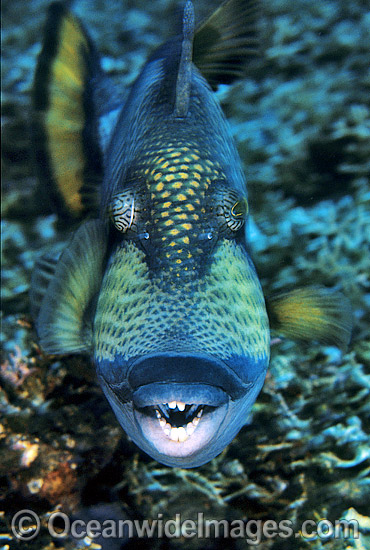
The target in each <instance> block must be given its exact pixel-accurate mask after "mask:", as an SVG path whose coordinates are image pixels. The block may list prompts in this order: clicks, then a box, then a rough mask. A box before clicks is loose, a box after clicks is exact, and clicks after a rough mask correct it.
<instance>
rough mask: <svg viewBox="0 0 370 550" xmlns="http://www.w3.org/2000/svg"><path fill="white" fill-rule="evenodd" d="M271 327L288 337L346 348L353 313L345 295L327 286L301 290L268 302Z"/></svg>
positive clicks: (278, 296) (284, 294) (285, 293)
mask: <svg viewBox="0 0 370 550" xmlns="http://www.w3.org/2000/svg"><path fill="white" fill-rule="evenodd" d="M267 311H268V315H269V318H270V323H271V327H272V328H273V329H274V330H276V332H277V333H280V334H282V335H284V336H287V337H288V338H292V339H298V340H305V341H311V340H318V341H320V342H322V343H325V344H329V345H337V346H339V347H343V348H346V347H347V345H348V343H349V340H350V337H351V330H352V311H351V306H350V303H349V301H348V300H347V298H346V297H345V296H343V294H341V293H340V292H337V291H333V290H329V289H327V288H324V287H307V288H299V289H296V290H293V291H291V292H284V293H282V294H278V295H276V296H274V297H272V298H271V299H270V300H268V301H267Z"/></svg>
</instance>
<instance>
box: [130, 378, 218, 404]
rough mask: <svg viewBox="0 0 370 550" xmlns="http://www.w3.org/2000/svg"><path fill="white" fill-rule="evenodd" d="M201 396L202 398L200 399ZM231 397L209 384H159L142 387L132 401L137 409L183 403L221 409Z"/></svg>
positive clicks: (135, 392) (134, 393)
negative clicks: (176, 402) (173, 402)
mask: <svg viewBox="0 0 370 550" xmlns="http://www.w3.org/2000/svg"><path fill="white" fill-rule="evenodd" d="M199 395H201V397H199ZM228 399H229V396H228V395H227V394H226V393H225V392H224V391H223V390H222V389H221V388H219V387H218V386H211V385H208V384H198V383H196V382H194V383H192V384H189V383H186V384H178V383H171V385H170V387H169V385H168V383H166V382H157V383H155V382H154V383H151V384H146V385H144V386H140V388H138V389H137V390H135V391H134V392H133V395H132V401H133V404H134V406H135V408H138V409H140V408H143V407H155V406H156V405H159V404H161V403H170V402H171V401H182V402H183V403H189V404H192V405H209V406H211V407H219V406H220V405H223V404H225V403H227V401H228Z"/></svg>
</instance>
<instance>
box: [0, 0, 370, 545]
mask: <svg viewBox="0 0 370 550" xmlns="http://www.w3.org/2000/svg"><path fill="white" fill-rule="evenodd" d="M48 4H49V1H47V0H30V1H26V0H22V1H21V0H13V1H10V0H4V1H3V3H2V18H3V30H2V92H3V95H2V134H3V135H2V189H3V193H2V315H3V317H2V327H1V337H2V348H3V349H2V361H1V373H0V383H1V394H0V484H1V494H0V498H1V502H0V509H1V510H2V513H1V516H0V519H1V520H3V527H2V533H3V535H0V549H4V550H5V549H8V548H13V547H17V548H18V547H21V548H25V549H26V550H27V549H30V550H53V549H56V548H65V549H67V550H75V549H78V548H91V549H99V548H103V550H118V549H119V548H121V547H122V548H154V549H162V548H163V549H170V550H171V549H173V548H191V549H192V548H194V549H196V548H202V549H213V548H221V547H226V548H231V549H233V548H235V549H243V548H248V547H249V546H253V545H251V544H250V543H248V542H247V541H246V539H245V537H244V538H243V537H240V538H235V539H227V540H224V539H223V538H222V537H220V538H219V539H212V538H208V539H197V538H192V539H186V538H184V537H174V538H165V537H164V538H162V539H151V540H127V541H125V540H114V539H107V540H105V541H103V540H94V541H92V540H91V539H88V538H85V539H83V540H80V541H76V540H73V539H69V538H64V539H56V538H52V537H51V536H50V534H49V533H48V531H47V529H46V523H47V519H48V517H49V515H50V513H51V512H53V511H55V510H62V511H63V512H65V513H67V514H70V515H71V517H74V518H82V519H84V520H85V521H88V519H98V520H100V521H103V520H104V519H105V518H110V519H114V520H119V519H139V520H140V519H145V518H148V519H150V518H152V519H155V518H157V517H158V514H163V516H161V517H162V518H163V520H166V519H173V518H175V516H176V514H181V520H182V521H184V520H186V519H195V520H196V519H197V514H198V513H199V512H202V513H204V518H209V519H216V520H218V519H226V520H229V521H232V520H238V519H242V520H245V521H246V520H249V519H254V520H261V521H262V522H265V521H267V520H275V521H277V522H279V521H281V520H283V519H288V520H291V521H292V525H293V528H294V530H295V531H296V532H298V533H299V530H300V526H301V524H302V522H303V521H304V520H306V519H312V520H314V521H319V520H320V519H322V518H326V519H328V520H330V521H331V522H334V521H335V520H336V519H340V518H347V519H355V520H356V521H358V523H359V527H360V533H359V538H358V539H354V538H353V537H352V538H350V539H347V540H344V539H337V540H336V539H334V538H333V537H330V536H329V537H326V538H321V539H320V538H315V537H312V538H310V539H307V538H305V537H303V536H301V535H298V536H297V537H292V538H289V539H285V540H283V539H280V538H279V537H276V538H262V540H261V542H260V544H259V545H258V548H260V549H261V550H276V549H279V548H284V549H288V550H289V549H298V550H301V549H302V550H303V549H306V548H312V549H314V550H319V549H322V548H323V549H325V550H345V549H346V550H352V549H356V550H364V549H369V548H370V518H369V517H367V516H368V515H369V510H370V322H369V321H370V282H369V276H370V246H369V245H370V183H369V178H370V6H369V2H368V0H351V1H349V0H323V1H317V2H314V1H312V0H263V1H262V10H261V11H262V16H261V37H262V40H261V42H262V52H263V55H262V56H261V59H260V60H258V61H256V62H253V63H251V67H250V71H249V73H248V77H247V78H246V79H245V80H243V81H239V82H237V83H235V84H234V85H231V86H221V87H220V88H219V90H218V92H217V94H218V97H219V99H220V101H221V102H222V106H223V109H224V111H225V113H226V115H227V117H228V119H229V121H230V123H231V127H232V132H233V135H234V138H235V140H236V143H237V146H238V150H239V153H240V155H241V158H242V162H243V165H244V170H245V174H246V179H247V185H248V190H249V202H250V213H251V215H250V221H249V225H248V228H247V231H248V235H249V242H250V247H251V251H252V257H253V260H254V262H255V264H256V267H257V271H258V273H259V276H260V278H261V282H262V286H263V289H264V292H265V295H266V296H268V295H270V294H272V293H274V292H275V291H280V290H282V289H283V288H290V289H292V288H295V287H296V286H303V285H305V284H323V285H325V286H327V287H333V288H338V289H341V290H342V292H343V293H344V294H345V295H346V296H347V297H348V298H349V299H350V301H351V302H352V305H353V311H354V329H353V336H352V341H351V343H350V345H349V348H348V350H347V351H346V352H345V353H343V352H341V351H340V350H339V349H337V348H335V347H325V346H322V345H318V344H315V343H312V345H305V346H303V345H298V344H295V343H292V342H290V341H284V340H283V341H277V342H275V343H274V345H273V346H272V359H271V364H270V368H269V371H268V375H267V378H266V382H265V385H264V388H263V390H262V392H261V394H260V396H259V398H258V400H257V403H256V404H255V406H254V407H253V412H252V415H251V417H250V419H249V420H248V423H247V424H246V426H245V427H244V428H243V430H242V431H241V432H240V433H239V435H238V437H236V438H235V439H234V441H233V442H232V443H231V444H230V445H229V446H228V448H227V449H226V450H225V451H224V452H223V453H222V454H221V455H220V456H219V457H217V458H216V459H214V460H213V461H212V462H210V463H209V464H206V465H204V466H202V467H200V468H197V469H193V470H182V469H178V468H168V467H165V466H162V465H160V464H158V463H157V462H154V461H153V460H151V459H150V458H149V457H148V456H147V455H145V454H144V453H143V452H141V451H140V450H139V449H138V448H137V447H136V446H135V445H134V444H133V443H132V442H130V441H129V440H128V438H127V437H126V435H125V434H124V433H123V431H122V429H121V428H120V426H119V425H118V422H117V421H116V419H115V417H114V414H113V412H112V410H111V408H110V406H109V405H108V403H107V402H106V400H105V398H104V396H103V393H102V391H101V389H100V387H99V386H98V384H97V382H96V380H95V373H94V368H93V367H92V365H91V364H90V363H89V361H88V360H87V359H82V358H79V357H77V356H68V357H63V358H56V357H51V356H44V355H43V354H42V353H41V351H40V349H39V347H38V345H37V340H36V335H35V331H34V329H33V323H32V319H31V318H30V315H29V312H28V307H29V304H28V288H29V284H30V277H31V273H32V268H33V264H34V261H35V259H36V258H37V257H38V255H39V254H41V253H42V252H43V251H45V248H46V247H48V246H49V245H51V244H53V243H54V244H55V243H58V242H61V241H63V240H64V239H65V237H66V235H67V234H68V228H65V227H62V226H61V224H58V223H57V219H56V216H55V215H54V214H53V213H52V212H51V211H50V209H49V207H48V205H47V204H46V203H45V200H44V197H43V196H40V194H38V193H37V180H36V175H35V167H34V164H33V152H32V146H31V140H30V120H31V101H30V91H31V88H32V80H33V73H34V69H35V63H36V57H37V54H38V52H39V50H40V37H41V29H42V26H43V22H44V19H45V14H46V9H47V6H48ZM178 4H179V3H178V2H177V1H175V0H157V1H155V2H147V1H146V2H145V1H144V0H135V1H133V0H120V1H112V0H76V1H75V10H74V11H75V12H76V13H77V14H78V15H79V16H80V18H81V19H82V20H83V22H84V23H85V25H86V27H87V29H88V31H89V33H90V35H91V36H92V38H93V40H94V41H95V43H96V45H97V47H98V50H99V51H100V52H101V54H102V64H103V68H104V69H105V70H106V71H107V72H108V73H109V74H110V75H111V76H113V77H114V78H115V79H117V81H118V82H120V83H122V82H123V83H124V84H127V85H130V84H131V83H132V82H133V80H134V79H135V77H136V76H137V74H138V72H139V70H140V68H141V67H142V65H143V64H144V62H145V60H146V59H147V56H148V54H149V52H151V51H152V50H153V49H154V48H155V47H156V46H158V45H160V44H161V43H162V42H163V40H165V39H166V38H167V37H168V36H170V35H171V31H172V30H173V24H172V23H173V21H176V15H178V11H177V9H178ZM194 6H195V11H196V17H197V20H198V21H199V20H200V19H202V17H203V16H205V15H206V14H207V13H209V12H210V11H211V10H212V8H213V7H214V3H213V2H211V1H210V0H207V1H205V0H194ZM22 509H31V510H33V511H35V512H36V513H37V514H38V515H39V517H40V519H41V532H40V534H39V536H38V537H36V538H35V539H33V540H32V541H29V542H19V543H18V541H17V540H16V539H15V538H14V535H13V534H12V532H11V527H10V523H11V518H12V516H13V515H14V514H15V513H16V512H17V511H19V510H22Z"/></svg>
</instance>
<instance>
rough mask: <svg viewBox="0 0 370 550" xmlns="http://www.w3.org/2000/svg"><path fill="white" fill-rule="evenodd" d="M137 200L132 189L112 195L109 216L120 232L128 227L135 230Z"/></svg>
mask: <svg viewBox="0 0 370 550" xmlns="http://www.w3.org/2000/svg"><path fill="white" fill-rule="evenodd" d="M138 212H139V209H138V202H137V199H136V197H135V193H134V191H131V190H126V191H123V192H122V193H118V194H117V195H114V196H113V197H112V201H111V203H110V207H109V216H110V219H111V220H112V222H113V225H114V226H115V227H116V229H118V231H120V232H121V233H126V231H127V230H128V229H131V230H133V231H136V230H137V219H138Z"/></svg>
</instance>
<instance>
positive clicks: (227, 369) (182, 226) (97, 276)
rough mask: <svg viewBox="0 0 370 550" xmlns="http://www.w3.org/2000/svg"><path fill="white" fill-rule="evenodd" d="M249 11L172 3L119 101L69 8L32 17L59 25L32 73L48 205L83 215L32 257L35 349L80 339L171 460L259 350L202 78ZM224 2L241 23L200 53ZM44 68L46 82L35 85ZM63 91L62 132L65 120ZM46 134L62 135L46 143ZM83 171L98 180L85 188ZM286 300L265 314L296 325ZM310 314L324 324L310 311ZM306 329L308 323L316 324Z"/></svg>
mask: <svg viewBox="0 0 370 550" xmlns="http://www.w3.org/2000/svg"><path fill="white" fill-rule="evenodd" d="M235 10H237V12H236V13H235ZM255 13H256V11H255V6H254V3H252V2H251V1H250V0H249V1H248V0H244V1H243V0H230V1H229V2H228V3H227V4H225V5H223V6H222V7H221V8H219V10H216V12H215V14H213V15H212V16H211V18H210V19H209V20H208V22H206V23H205V24H204V25H203V26H202V27H201V28H200V29H199V30H198V31H196V32H195V34H194V15H193V7H192V4H191V2H187V3H186V6H185V10H184V16H183V30H182V34H181V35H180V36H178V37H175V38H173V39H171V40H170V41H168V42H167V43H166V44H165V45H164V46H162V47H161V48H160V49H159V50H158V51H157V52H155V53H154V54H153V56H152V57H151V58H150V59H149V61H148V62H147V64H146V65H145V67H144V69H143V71H142V73H141V74H140V76H139V77H138V79H137V80H136V82H135V83H134V84H133V86H132V89H131V91H130V93H129V96H128V98H127V100H126V102H125V103H124V104H122V101H121V100H120V98H119V95H118V94H117V95H115V94H113V93H112V94H111V95H112V97H111V98H110V99H108V98H109V89H110V88H108V84H107V81H106V79H105V77H104V76H103V75H102V73H101V70H100V68H99V65H98V62H97V60H96V59H97V57H96V53H95V51H94V48H93V46H92V44H91V42H90V40H89V39H88V37H87V35H86V33H85V31H83V29H82V27H81V25H80V23H79V22H78V20H77V19H76V18H75V17H74V16H73V15H71V14H70V13H69V12H68V11H67V10H65V9H64V8H63V6H61V5H54V7H53V8H52V11H51V14H50V16H49V20H48V21H49V22H48V24H47V29H48V28H50V27H51V25H52V24H54V25H56V26H57V28H58V37H57V38H55V39H54V40H55V44H54V46H55V47H54V49H52V48H51V47H50V45H48V43H47V41H46V42H45V45H44V49H43V52H42V53H41V56H40V62H39V67H38V71H37V73H36V85H35V106H36V111H37V119H36V124H35V128H36V135H37V136H38V142H39V143H41V145H39V146H38V157H39V160H40V159H41V160H44V165H43V169H45V164H46V165H47V167H48V178H49V180H51V181H52V189H53V190H54V197H56V203H57V205H58V206H59V208H60V210H62V211H63V212H64V213H66V212H67V213H68V214H69V215H71V216H72V215H74V216H76V217H78V216H79V217H83V216H84V215H86V214H87V213H90V216H92V217H93V218H94V219H90V220H89V221H87V222H85V223H84V224H83V225H81V226H80V228H79V229H78V230H77V232H76V233H75V235H74V237H73V239H72V241H71V243H70V244H69V246H68V247H67V248H66V250H65V252H63V254H62V255H61V257H60V259H59V260H58V262H57V263H56V267H55V268H54V267H53V262H52V261H51V260H50V259H49V260H48V259H43V260H42V261H41V262H40V266H39V269H38V270H36V271H35V277H34V288H35V289H40V288H41V287H42V286H43V287H44V288H45V290H44V291H43V292H41V291H40V290H36V291H34V296H35V298H34V299H33V302H34V304H36V305H35V306H34V309H35V310H37V315H38V320H37V327H38V333H39V337H40V341H41V344H42V346H43V348H44V349H45V350H46V351H48V352H50V353H90V354H91V355H92V356H93V359H94V363H95V365H96V368H97V373H98V377H99V381H100V383H101V386H102V388H103V390H104V392H105V394H106V396H107V398H108V400H109V402H110V404H111V406H112V408H113V410H114V412H115V414H116V416H117V418H118V420H119V422H120V423H121V425H122V427H123V428H124V429H125V431H126V432H127V433H128V435H129V436H130V437H131V438H132V439H133V440H134V441H135V442H136V443H137V444H138V445H139V447H141V448H142V449H143V450H145V451H146V452H147V453H148V454H150V455H151V456H152V457H154V458H155V459H157V460H158V461H160V462H162V463H164V464H167V465H171V466H183V467H194V466H198V465H200V464H204V463H205V462H207V461H209V460H210V459H212V458H213V457H214V456H216V455H217V454H219V453H220V452H221V451H222V450H223V449H224V448H225V446H226V445H227V444H228V443H229V442H230V441H231V440H232V439H233V438H234V436H235V435H236V434H237V432H238V431H239V430H240V428H241V427H242V426H243V424H244V423H245V422H246V419H247V417H248V413H249V411H250V408H251V406H252V405H253V403H254V401H255V400H256V398H257V396H258V393H259V392H260V390H261V387H262V385H263V382H264V378H265V375H266V370H267V367H268V363H269V348H270V330H269V320H268V316H267V312H266V306H265V300H264V296H263V293H262V290H261V286H260V283H259V280H258V277H257V275H256V272H255V269H254V266H253V264H252V261H251V259H250V257H249V255H248V252H247V249H246V242H245V232H244V223H245V221H246V218H247V214H248V205H247V192H246V186H245V181H244V176H243V173H242V169H241V163H240V159H239V156H238V154H237V151H236V149H235V146H234V143H233V140H232V139H231V136H230V132H229V129H228V125H227V123H226V121H225V118H224V115H223V113H222V111H221V109H220V106H219V104H218V103H217V101H216V99H215V97H214V95H213V93H212V90H211V88H210V86H209V84H208V82H207V80H206V78H205V76H207V77H208V79H209V80H210V81H211V82H212V83H215V82H216V83H217V79H216V81H215V80H213V79H214V78H215V75H216V76H217V73H219V74H218V81H228V80H232V79H233V78H235V77H237V76H240V74H241V71H242V67H241V65H242V61H241V59H243V55H244V54H250V53H253V52H254V51H255V40H254V33H253V32H252V33H251V32H249V33H246V32H245V27H246V26H248V25H247V23H248V21H250V18H251V17H252V19H253V18H254V17H255ZM238 14H239V15H240V14H241V15H243V16H244V21H243V20H242V22H241V23H240V24H238V25H235V24H234V31H233V32H234V34H233V35H232V36H231V38H230V39H229V41H228V39H225V48H224V52H223V53H221V54H215V51H216V52H217V51H218V50H219V49H220V48H219V47H218V46H219V45H220V43H221V44H222V33H223V32H224V33H225V36H226V35H227V30H228V28H229V27H230V25H229V23H230V21H229V20H230V18H231V19H232V20H233V22H234V23H235V21H234V18H235V17H238ZM228 22H229V23H228ZM48 25H49V26H48ZM222 29H223V30H222ZM216 31H217V32H216ZM213 34H215V36H216V37H217V39H215V41H212V40H208V42H209V43H208V44H207V37H209V36H213ZM73 38H74V39H75V43H76V39H78V40H77V43H78V47H77V46H76V56H75V57H73V56H71V54H70V50H69V49H68V44H69V41H70V40H72V39H73ZM204 43H206V45H207V48H208V50H209V51H208V53H207V51H206V50H207V48H206V47H205V46H204ZM81 52H82V53H81ZM225 52H226V53H225ZM238 55H239V58H238V60H237V61H235V60H236V58H237V57H238ZM215 56H216V57H215ZM197 60H198V62H197ZM195 63H196V64H195ZM243 63H244V61H243ZM64 65H65V66H67V67H68V68H69V70H70V72H69V77H68V76H65V73H64V72H63V66H64ZM196 65H198V67H199V68H197V66H196ZM45 66H47V67H48V71H49V72H48V74H49V81H47V80H46V81H45V79H44V81H43V83H42V84H41V83H40V82H41V76H42V74H43V70H44V68H45ZM207 67H208V68H207ZM202 68H203V70H202ZM215 68H217V70H216V69H215ZM222 69H223V70H222ZM71 71H72V74H74V77H75V78H74V81H77V84H78V85H79V87H80V93H79V94H78V93H76V89H73V90H71V83H70V80H69V79H70V75H71ZM201 71H202V72H201ZM66 72H67V71H66ZM202 73H203V74H205V76H203V75H202ZM50 81H51V82H53V85H54V88H52V87H51V86H50ZM93 84H95V88H93ZM109 86H111V85H110V84H109ZM75 88H76V86H75ZM77 88H78V86H77ZM66 89H67V90H68V91H67V93H66V92H65V90H66ZM52 90H54V91H52ZM86 90H88V91H89V95H88V96H87V95H86V93H87V92H86ZM62 91H63V93H64V98H65V97H67V99H64V100H63V97H62V96H63V94H62ZM40 97H43V98H44V101H43V102H42V101H41V100H40V99H39V98H40ZM73 98H74V101H75V107H74V108H75V111H74V112H73V113H72V114H71V115H70V118H72V119H73V117H75V118H76V119H77V120H78V121H79V124H80V127H78V124H77V127H78V128H77V130H76V128H75V126H74V125H73V124H72V123H71V124H69V123H68V122H67V123H66V122H65V119H66V116H65V115H66V112H67V111H68V113H69V110H71V107H70V106H69V104H70V102H71V101H72V99H73ZM104 99H105V100H104ZM76 113H77V115H76ZM58 117H59V120H60V126H59V130H56V129H55V118H58ZM73 121H74V119H73V120H72V122H73ZM86 128H88V129H89V133H88V132H87V130H86ZM60 134H62V137H64V140H63V139H60ZM58 139H59V140H60V141H59V142H60V143H62V142H63V143H67V145H63V146H60V149H59V150H58V154H56V153H55V148H56V147H57V145H58V143H59V142H58ZM71 144H72V145H71ZM73 151H74V152H73ZM72 154H73V155H74V158H75V159H77V160H75V162H76V165H78V169H76V170H75V171H74V172H72V173H71V170H68V169H66V168H63V163H62V161H63V160H64V159H65V160H66V161H67V160H68V159H69V158H70V157H71V155H72ZM86 158H87V159H90V160H89V161H88V162H86ZM91 170H93V171H94V172H95V180H96V179H98V180H99V182H98V183H99V184H98V185H96V184H95V186H94V185H90V188H92V191H91V190H90V191H89V189H90V188H89V187H88V185H87V183H86V181H88V175H89V173H91ZM81 174H82V176H81ZM97 197H100V198H99V200H98V199H97ZM41 268H43V269H41ZM47 272H48V273H49V275H48V276H46V275H45V273H47ZM45 281H46V283H47V284H46V283H45ZM296 292H297V291H296ZM321 293H322V290H321ZM319 294H320V292H319ZM300 299H301V294H299V292H298V299H297V296H296V297H295V299H294V297H293V301H292V299H291V295H287V297H286V296H285V297H283V299H281V300H279V299H277V300H276V301H275V304H277V307H275V308H274V307H273V308H272V314H273V316H274V317H275V318H276V317H277V318H278V317H279V313H280V312H281V311H282V310H283V309H284V307H285V311H288V312H290V313H291V312H293V314H292V316H291V317H292V318H293V321H292V318H291V319H290V324H292V323H293V324H294V320H295V321H296V322H297V323H298V324H299V321H297V319H299V317H300V314H299V307H298V309H297V303H300V305H302V304H301V302H299V300H300ZM330 300H331V303H333V299H332V298H331V299H330ZM292 303H293V307H292ZM309 303H312V293H308V295H307V294H306V296H305V300H304V304H306V305H307V304H309ZM316 305H317V304H315V306H316ZM313 309H314V308H312V311H313ZM337 309H338V308H337ZM38 310H39V311H38ZM316 310H317V308H316ZM306 311H307V312H308V313H307V315H306V316H307V319H306V321H307V325H310V321H311V320H312V319H311V318H310V311H311V310H310V308H309V307H308V309H306ZM320 311H322V308H321V305H320ZM342 317H343V316H342ZM285 319H286V316H285V318H284V319H282V318H280V319H279V321H280V325H281V326H283V327H284V326H285V325H289V322H288V323H287V322H286V321H285ZM320 323H321V325H320ZM316 324H317V323H316ZM318 324H319V325H320V326H324V325H325V324H327V318H325V319H324V313H322V319H321V318H320V319H319V320H318ZM342 324H343V323H342ZM315 330H316V331H315ZM315 330H313V332H312V333H313V337H315V336H316V337H317V336H325V334H326V333H325V334H324V332H325V330H324V329H322V334H321V333H320V330H319V329H315ZM348 330H349V329H348V323H347V325H346V327H345V332H346V334H347V332H348ZM332 332H335V331H332ZM303 336H304V335H303Z"/></svg>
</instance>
